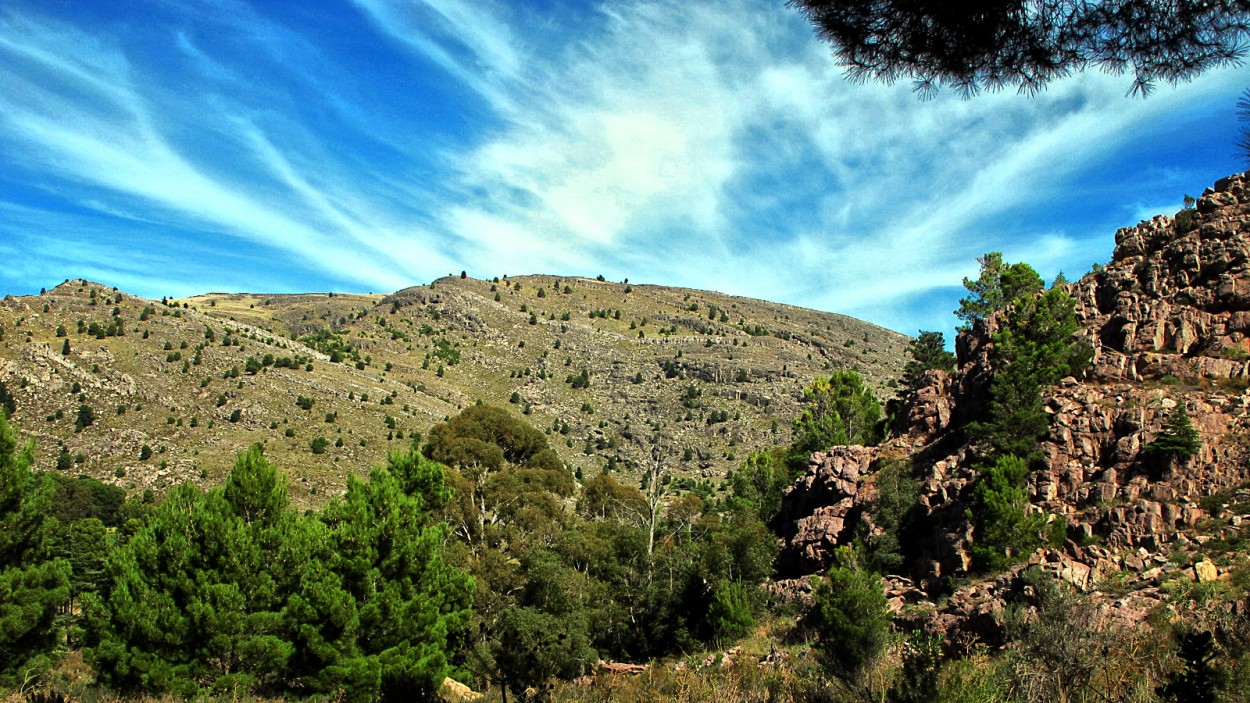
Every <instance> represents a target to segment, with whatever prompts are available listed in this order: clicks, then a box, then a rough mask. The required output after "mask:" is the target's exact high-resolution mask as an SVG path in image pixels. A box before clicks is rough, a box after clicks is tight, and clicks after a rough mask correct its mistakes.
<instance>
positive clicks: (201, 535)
mask: <svg viewBox="0 0 1250 703" xmlns="http://www.w3.org/2000/svg"><path fill="white" fill-rule="evenodd" d="M301 522H302V521H301V520H300V519H299V517H298V516H297V514H296V513H294V512H292V511H290V510H289V509H288V502H287V497H286V488H285V486H284V485H283V482H282V480H281V477H280V475H279V474H278V473H277V470H276V469H275V468H274V467H273V466H272V465H270V464H269V462H268V461H266V460H265V459H264V457H263V456H262V455H261V453H260V449H259V447H253V448H252V449H251V450H249V451H248V452H247V453H245V454H244V455H242V456H240V458H239V460H238V461H237V462H236V463H235V467H234V469H233V470H232V471H231V474H230V476H229V477H228V478H227V480H226V484H225V485H224V486H223V487H222V488H218V489H215V490H213V491H211V492H210V493H209V494H207V495H205V494H203V493H201V492H200V491H199V490H198V489H196V488H195V487H194V486H193V485H191V484H183V485H181V486H178V487H176V488H175V489H174V490H173V491H171V492H170V493H169V495H168V496H166V498H165V500H164V501H163V502H162V503H161V504H160V505H159V506H158V507H157V508H156V509H155V510H154V511H153V512H152V513H151V514H150V515H148V517H147V519H146V520H145V521H144V523H143V525H142V527H141V528H140V529H139V530H138V532H136V533H135V534H134V536H132V537H131V539H130V541H129V542H128V543H127V544H126V545H125V546H124V547H121V548H118V549H116V550H114V551H113V552H112V553H111V554H110V556H109V559H108V564H107V570H108V578H109V582H110V583H109V588H108V591H109V592H108V594H107V595H106V597H105V600H104V603H103V612H101V613H99V614H98V615H97V622H95V623H94V625H95V628H96V629H98V630H99V632H100V635H99V643H98V645H97V646H96V647H93V648H91V649H89V650H88V651H87V652H86V654H87V656H88V659H89V660H90V661H92V663H93V664H94V665H95V667H96V670H97V671H98V672H99V674H100V676H101V678H102V679H103V680H105V681H106V682H108V683H111V684H113V685H115V686H119V687H123V688H129V689H146V690H152V691H174V692H177V693H182V694H184V695H194V694H197V693H198V692H199V691H200V690H201V688H202V687H207V688H212V689H218V690H241V691H258V692H278V691H281V690H283V688H284V685H285V681H286V679H287V676H286V672H287V664H288V661H289V660H290V658H291V656H292V654H293V653H294V645H293V644H292V642H291V640H292V639H293V637H292V634H291V632H290V631H291V629H292V628H293V627H295V626H296V625H298V623H295V622H292V621H291V620H290V619H289V618H288V617H287V615H286V612H285V609H286V600H287V598H288V597H289V594H290V593H291V592H292V591H293V590H294V587H295V579H297V578H298V575H299V574H300V570H301V569H302V567H303V565H304V563H305V558H306V550H307V548H308V540H307V539H304V538H303V537H302V535H301V529H300V528H301Z"/></svg>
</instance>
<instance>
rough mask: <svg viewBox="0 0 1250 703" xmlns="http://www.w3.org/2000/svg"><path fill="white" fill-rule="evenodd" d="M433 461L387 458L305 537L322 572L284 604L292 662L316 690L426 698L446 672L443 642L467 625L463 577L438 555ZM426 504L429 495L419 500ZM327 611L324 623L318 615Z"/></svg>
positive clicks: (438, 475) (440, 537) (468, 589)
mask: <svg viewBox="0 0 1250 703" xmlns="http://www.w3.org/2000/svg"><path fill="white" fill-rule="evenodd" d="M445 491H446V489H445V488H444V486H443V474H442V467H440V466H438V465H437V464H434V463H432V462H428V461H424V460H421V459H420V458H419V457H417V456H415V455H411V454H408V455H404V454H392V455H391V456H390V458H389V459H388V465H387V467H384V468H380V469H375V470H374V471H373V472H371V473H370V475H369V480H368V481H360V480H358V479H356V478H354V477H353V478H351V479H349V480H348V487H347V494H346V495H345V496H344V497H343V498H341V499H339V500H336V501H335V502H333V503H331V504H330V505H329V506H327V507H326V509H325V511H324V512H323V514H322V517H321V522H322V524H324V526H325V527H324V531H323V529H322V528H320V527H317V529H316V530H314V534H318V535H321V537H320V538H319V539H318V540H317V545H318V547H317V548H316V549H315V551H314V554H315V555H316V556H317V557H318V558H317V559H316V560H315V563H316V564H318V565H321V567H322V568H318V569H314V570H312V573H311V574H309V575H306V576H305V579H304V584H303V593H302V594H301V596H300V597H299V598H298V599H297V600H294V601H293V602H292V609H293V611H295V613H296V618H297V619H298V620H300V621H303V622H308V623H311V624H310V625H306V626H304V627H302V628H301V632H300V643H301V644H300V647H299V652H300V655H298V656H297V664H298V666H299V667H300V668H308V669H311V670H312V671H314V672H316V673H314V674H313V675H312V678H311V680H312V681H315V682H316V685H317V688H318V689H319V690H323V691H332V690H335V689H345V690H346V691H347V692H348V694H349V696H350V697H351V698H352V699H354V700H373V699H376V698H377V697H379V696H380V697H382V698H383V699H387V700H412V699H417V700H425V699H432V698H433V694H434V691H435V690H437V688H438V686H439V684H441V683H442V680H443V678H444V677H445V676H446V674H447V673H448V671H449V664H448V658H447V650H448V647H449V640H450V638H452V637H455V636H456V634H457V633H458V632H459V631H460V630H461V629H462V628H463V627H464V626H465V625H466V624H467V623H468V618H469V606H470V603H471V601H472V590H473V581H472V580H471V579H469V578H468V577H467V576H465V575H464V574H463V573H462V572H460V571H459V570H458V569H455V568H453V567H451V566H450V565H448V564H447V562H446V561H445V560H444V558H443V543H444V541H445V539H446V537H447V533H446V527H445V526H444V525H441V524H438V523H437V522H436V521H435V520H434V518H433V517H432V516H431V513H430V510H431V509H434V508H436V507H437V505H438V503H440V502H442V501H445V500H446V492H445ZM427 501H432V503H431V502H427ZM324 613H335V617H333V618H330V619H325V618H324V617H323V615H322V614H324Z"/></svg>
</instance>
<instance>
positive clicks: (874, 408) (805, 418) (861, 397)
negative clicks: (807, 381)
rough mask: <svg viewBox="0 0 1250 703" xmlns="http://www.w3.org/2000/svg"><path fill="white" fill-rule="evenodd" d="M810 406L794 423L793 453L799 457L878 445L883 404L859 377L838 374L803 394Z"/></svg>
mask: <svg viewBox="0 0 1250 703" xmlns="http://www.w3.org/2000/svg"><path fill="white" fill-rule="evenodd" d="M803 400H804V401H805V402H806V403H807V406H806V408H805V409H804V410H803V414H802V415H800V416H799V417H798V418H796V419H795V420H794V449H795V451H796V452H798V453H800V454H804V455H806V454H811V453H812V452H817V451H821V450H824V449H829V448H830V447H835V446H840V445H848V444H863V445H871V444H876V443H877V441H878V440H879V439H880V437H879V435H878V432H877V425H878V423H879V422H880V421H881V404H880V403H878V402H877V399H876V398H875V397H873V394H872V390H871V389H870V388H868V386H867V385H865V384H864V379H863V377H861V376H860V375H859V374H858V373H856V372H854V371H850V370H845V371H835V372H834V373H833V375H832V376H829V377H828V378H823V377H817V378H816V380H814V381H812V384H811V385H810V386H808V387H807V388H805V389H804V390H803Z"/></svg>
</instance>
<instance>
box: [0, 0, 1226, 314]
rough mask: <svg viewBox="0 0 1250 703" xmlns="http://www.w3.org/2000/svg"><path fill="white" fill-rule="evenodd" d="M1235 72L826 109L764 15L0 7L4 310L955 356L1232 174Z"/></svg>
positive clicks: (489, 8) (619, 8)
mask: <svg viewBox="0 0 1250 703" xmlns="http://www.w3.org/2000/svg"><path fill="white" fill-rule="evenodd" d="M1248 78H1250V74H1248V73H1247V72H1246V71H1245V69H1244V68H1241V69H1226V70H1219V71H1211V72H1208V73H1207V74H1204V75H1203V76H1201V77H1200V78H1199V79H1198V80H1196V81H1194V82H1192V83H1189V84H1184V85H1181V86H1178V87H1176V88H1172V87H1169V86H1160V87H1159V89H1158V90H1157V91H1156V92H1155V93H1154V94H1153V95H1152V96H1151V97H1149V98H1148V99H1145V100H1143V99H1139V98H1129V97H1125V94H1126V92H1127V90H1128V88H1129V83H1130V79H1129V78H1128V77H1127V76H1108V75H1105V74H1101V73H1097V72H1088V73H1084V74H1080V75H1077V76H1074V77H1072V78H1070V79H1066V80H1064V81H1062V82H1058V83H1055V84H1052V85H1051V86H1050V87H1049V89H1048V90H1046V91H1045V92H1044V93H1042V94H1040V95H1038V96H1036V97H1032V98H1028V97H1021V96H1018V95H1016V94H1014V93H1010V92H1008V93H1003V94H990V95H982V96H979V97H976V98H973V99H970V100H961V99H959V98H958V97H955V96H953V95H941V96H939V97H938V98H937V99H935V100H931V101H927V102H921V101H919V100H917V98H916V97H915V95H914V94H913V93H912V92H911V90H910V87H909V86H908V85H902V84H900V85H894V86H884V85H879V84H873V83H869V84H862V85H856V84H850V83H848V82H846V81H845V80H844V79H843V77H842V72H841V70H840V69H839V68H838V67H837V66H836V65H835V63H834V60H833V58H832V57H831V56H830V53H829V49H828V47H827V46H826V45H823V44H821V43H819V42H818V41H816V40H815V39H814V38H813V36H812V33H811V30H810V28H809V27H808V25H807V24H806V23H805V22H804V21H803V20H802V18H801V17H799V16H798V14H797V13H796V12H794V11H793V10H790V9H788V8H786V7H785V6H784V3H782V2H780V1H770V2H758V1H750V0H719V1H718V2H715V3H712V2H707V3H699V2H695V3H692V2H688V1H681V0H654V1H651V2H635V1H634V0H615V1H613V2H604V3H601V4H600V3H592V2H571V1H569V2H565V1H564V0H539V1H533V2H503V1H498V2H494V1H491V0H355V1H354V2H342V3H334V2H331V1H330V0H327V1H326V2H306V0H298V1H297V0H284V1H280V2H256V3H246V2H231V1H217V0H207V1H200V0H178V1H172V2H146V1H144V0H133V1H128V2H116V3H114V2H108V3H104V2H94V1H91V0H68V1H61V2H54V1H53V0H46V1H45V2H24V1H23V0H16V1H14V0H9V1H8V2H6V3H5V4H4V6H3V7H0V159H2V161H0V163H2V164H3V168H2V169H0V261H3V262H4V263H3V265H0V293H14V294H28V293H33V292H38V290H39V288H40V287H45V286H46V287H51V286H53V285H55V284H56V283H58V282H60V281H62V280H64V279H66V278H79V277H85V278H88V279H92V280H96V281H99V282H101V283H105V284H108V285H113V286H118V287H119V288H122V289H124V290H126V291H129V292H131V293H134V294H138V295H142V296H146V297H154V298H159V297H161V296H164V295H168V296H171V297H183V296H187V295H192V294H196V293H203V292H209V291H252V292H273V293H276V292H302V291H323V290H336V291H353V292H369V291H372V292H389V291H392V290H396V289H399V288H403V287H405V286H409V285H415V284H420V283H426V282H429V281H431V280H433V279H434V278H437V277H439V276H443V275H446V274H449V273H459V272H460V271H461V270H462V269H463V270H467V271H468V272H469V274H470V275H472V276H475V277H479V278H490V277H492V276H499V275H503V274H509V275H518V274H528V273H546V274H558V275H586V276H595V275H600V274H602V275H604V276H606V277H608V278H609V279H612V280H621V279H624V278H629V279H630V280H631V282H635V283H657V284H665V285H682V286H690V287H696V288H705V289H713V290H719V291H722V292H726V293H732V294H737V295H746V296H751V297H757V298H764V299H768V300H775V301H779V302H785V303H791V304H795V305H802V306H806V307H813V308H817V309H821V310H829V311H833V312H840V313H845V314H849V315H854V316H856V317H861V318H863V319H867V320H869V321H872V322H876V323H878V324H881V325H884V326H886V327H890V328H893V329H896V330H899V331H901V332H905V333H909V334H914V333H915V332H916V331H917V330H919V329H938V330H944V331H949V330H950V329H952V328H953V327H954V324H955V320H954V318H953V316H952V315H951V311H952V310H953V309H954V308H955V306H956V302H957V300H958V299H959V297H960V296H961V294H962V292H963V291H962V288H961V286H960V280H961V278H962V277H963V276H975V274H976V262H975V258H976V257H977V256H978V255H980V254H983V253H985V252H987V251H992V250H1000V251H1003V252H1004V254H1005V256H1006V258H1007V259H1008V260H1011V261H1020V260H1023V261H1028V262H1029V263H1031V264H1033V265H1034V267H1035V268H1037V269H1038V270H1039V271H1040V272H1041V273H1042V274H1043V275H1044V276H1046V277H1048V278H1049V277H1051V276H1053V275H1054V274H1055V273H1057V272H1058V271H1060V270H1062V271H1064V272H1065V273H1066V274H1067V275H1068V276H1069V278H1076V277H1077V276H1079V275H1080V274H1083V273H1084V272H1085V271H1087V270H1088V269H1089V267H1090V265H1091V264H1092V263H1094V262H1105V261H1106V260H1107V259H1108V257H1109V256H1110V253H1111V249H1112V246H1113V244H1114V240H1113V237H1114V233H1115V230H1116V229H1117V228H1118V227H1123V226H1128V225H1132V224H1135V223H1136V222H1138V221H1139V220H1140V219H1143V218H1147V217H1150V216H1152V215H1154V214H1158V213H1168V214H1170V213H1172V212H1175V211H1176V210H1177V209H1178V208H1179V207H1180V204H1181V199H1182V197H1183V196H1184V195H1185V194H1186V193H1189V194H1193V195H1198V194H1199V193H1200V192H1201V191H1202V189H1203V188H1204V187H1206V186H1208V185H1210V184H1211V183H1212V182H1214V180H1215V179H1217V178H1219V177H1221V176H1225V175H1228V174H1230V173H1233V172H1235V171H1239V170H1243V169H1245V168H1246V164H1244V163H1243V162H1242V161H1241V159H1240V158H1239V157H1238V155H1237V153H1236V147H1235V143H1236V141H1237V137H1238V133H1239V129H1240V128H1241V127H1242V126H1243V125H1242V124H1241V123H1238V121H1237V119H1236V112H1235V106H1236V102H1237V98H1238V96H1239V94H1240V93H1241V91H1242V90H1244V89H1245V88H1246V86H1247V85H1250V80H1247V79H1248Z"/></svg>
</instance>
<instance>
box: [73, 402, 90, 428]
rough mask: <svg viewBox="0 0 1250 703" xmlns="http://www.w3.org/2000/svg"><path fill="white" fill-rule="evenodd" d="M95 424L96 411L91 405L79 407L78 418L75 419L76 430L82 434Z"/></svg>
mask: <svg viewBox="0 0 1250 703" xmlns="http://www.w3.org/2000/svg"><path fill="white" fill-rule="evenodd" d="M93 424H95V411H94V410H92V409H91V406H90V405H79V406H78V416H77V417H76V418H75V419H74V429H75V430H77V431H79V432H81V431H83V429H85V428H87V427H90V426H92V425H93Z"/></svg>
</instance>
